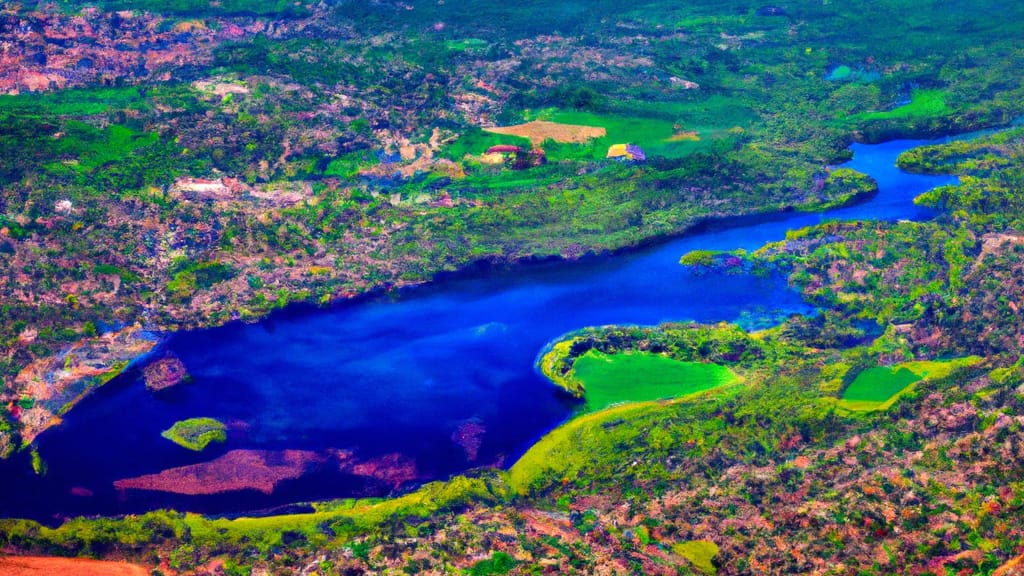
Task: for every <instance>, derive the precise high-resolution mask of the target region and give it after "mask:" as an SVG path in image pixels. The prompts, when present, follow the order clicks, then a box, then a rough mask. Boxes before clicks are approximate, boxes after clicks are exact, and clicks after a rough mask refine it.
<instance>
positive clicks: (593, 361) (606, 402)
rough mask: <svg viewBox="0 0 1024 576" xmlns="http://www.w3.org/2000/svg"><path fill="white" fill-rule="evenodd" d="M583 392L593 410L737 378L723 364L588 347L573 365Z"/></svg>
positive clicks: (669, 395) (705, 387)
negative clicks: (598, 349)
mask: <svg viewBox="0 0 1024 576" xmlns="http://www.w3.org/2000/svg"><path fill="white" fill-rule="evenodd" d="M574 370H575V376H576V379H577V380H579V381H580V382H582V383H583V388H584V390H585V391H586V392H585V395H584V397H585V398H586V404H585V405H584V410H585V411H587V412H595V411H597V410H602V409H604V408H607V407H608V406H611V405H613V404H618V403H621V402H642V401H645V400H657V399H660V398H674V397H678V396H684V395H687V394H693V393H695V392H702V391H704V390H709V389H711V388H717V387H718V386H722V385H725V384H731V383H733V382H735V381H737V379H738V378H737V377H736V374H734V373H733V372H732V370H729V369H728V368H726V367H725V366H720V365H718V364H712V363H704V362H680V361H679V360H673V359H672V358H666V357H664V356H659V355H657V354H646V353H632V354H612V355H609V354H603V353H601V352H598V351H596V350H591V351H589V352H587V353H586V354H584V355H583V356H581V357H580V358H578V359H577V360H576V363H575V365H574Z"/></svg>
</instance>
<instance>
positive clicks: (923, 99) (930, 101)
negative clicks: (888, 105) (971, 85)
mask: <svg viewBox="0 0 1024 576" xmlns="http://www.w3.org/2000/svg"><path fill="white" fill-rule="evenodd" d="M949 111H950V108H949V106H948V105H947V104H946V92H945V91H944V90H914V91H913V93H912V94H911V96H910V104H906V105H903V106H900V107H898V108H893V109H892V110H888V111H886V112H868V113H865V114H858V115H857V116H854V117H853V119H854V120H893V119H905V118H928V117H932V116H942V115H944V114H946V113H948V112H949Z"/></svg>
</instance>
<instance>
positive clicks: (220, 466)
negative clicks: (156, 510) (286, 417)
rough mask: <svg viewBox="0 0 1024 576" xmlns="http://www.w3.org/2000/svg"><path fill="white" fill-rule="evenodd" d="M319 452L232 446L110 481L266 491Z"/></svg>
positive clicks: (198, 490)
mask: <svg viewBox="0 0 1024 576" xmlns="http://www.w3.org/2000/svg"><path fill="white" fill-rule="evenodd" d="M323 459H324V457H323V456H321V455H318V454H317V453H316V452H309V451H304V450H282V451H270V450H232V451H230V452H228V453H227V454H225V455H223V456H221V457H220V458H217V459H214V460H211V461H209V462H203V463H201V464H191V465H189V466H181V467H178V468H170V469H167V470H164V471H163V472H160V473H159V474H147V475H145V476H138V477H135V478H126V479H124V480H118V481H116V482H114V487H116V488H117V489H119V490H125V489H133V490H154V491H158V492H172V493H175V494H187V495H189V496H196V495H207V494H220V493H222V492H232V491H235V490H258V491H260V492H263V493H264V494H270V493H272V492H273V491H274V488H275V487H276V486H277V485H278V484H279V483H281V482H282V481H284V480H293V479H295V478H299V477H301V476H302V475H303V474H305V473H306V470H307V469H308V468H309V466H310V465H311V464H313V463H316V462H320V461H322V460H323Z"/></svg>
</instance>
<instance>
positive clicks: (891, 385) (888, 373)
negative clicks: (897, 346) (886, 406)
mask: <svg viewBox="0 0 1024 576" xmlns="http://www.w3.org/2000/svg"><path fill="white" fill-rule="evenodd" d="M920 379H921V376H919V375H917V374H914V373H913V372H911V371H910V370H907V369H906V368H903V367H901V366H893V367H891V368H868V369H867V370H865V371H863V372H861V373H860V374H858V375H857V378H856V379H855V380H854V381H853V383H852V384H850V386H849V387H848V388H847V389H846V392H844V393H843V400H850V401H854V402H857V401H868V402H885V401H886V400H888V399H889V398H892V397H893V395H894V394H897V393H899V392H901V391H902V390H903V389H904V388H906V387H907V386H909V385H911V384H913V383H914V382H917V381H918V380H920Z"/></svg>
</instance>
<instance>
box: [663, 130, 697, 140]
mask: <svg viewBox="0 0 1024 576" xmlns="http://www.w3.org/2000/svg"><path fill="white" fill-rule="evenodd" d="M668 141H669V142H700V134H698V133H697V132H695V131H692V130H690V131H687V132H676V133H675V134H673V135H672V137H671V138H669V139H668Z"/></svg>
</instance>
